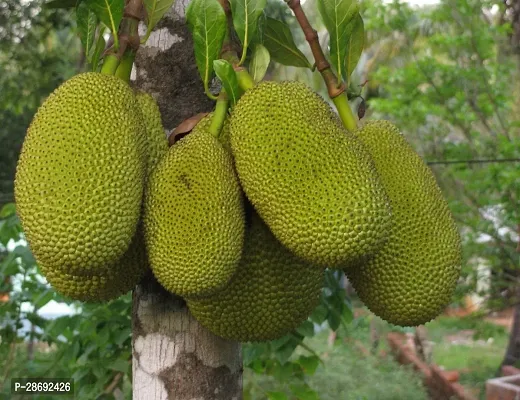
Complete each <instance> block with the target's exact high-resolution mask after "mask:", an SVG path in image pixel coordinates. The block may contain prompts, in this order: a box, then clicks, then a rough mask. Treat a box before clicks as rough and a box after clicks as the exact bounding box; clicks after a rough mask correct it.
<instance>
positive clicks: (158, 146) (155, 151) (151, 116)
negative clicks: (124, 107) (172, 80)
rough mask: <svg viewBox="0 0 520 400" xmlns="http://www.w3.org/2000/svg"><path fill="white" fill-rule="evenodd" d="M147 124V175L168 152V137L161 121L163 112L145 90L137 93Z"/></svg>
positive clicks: (138, 102) (136, 96)
mask: <svg viewBox="0 0 520 400" xmlns="http://www.w3.org/2000/svg"><path fill="white" fill-rule="evenodd" d="M135 98H136V100H137V104H138V105H139V109H140V110H141V113H142V115H143V120H144V124H145V126H146V142H147V149H148V158H147V159H148V161H147V168H146V170H147V176H149V175H150V173H151V171H152V170H153V169H154V168H155V167H156V166H157V164H158V163H159V160H160V159H161V158H162V157H163V156H164V155H166V153H167V152H168V139H167V138H166V134H165V132H164V129H163V125H162V122H161V112H160V111H159V106H158V105H157V102H156V101H155V99H154V98H153V97H152V96H151V95H149V94H148V93H145V92H140V91H139V92H137V93H136V95H135Z"/></svg>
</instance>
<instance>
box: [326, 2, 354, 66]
mask: <svg viewBox="0 0 520 400" xmlns="http://www.w3.org/2000/svg"><path fill="white" fill-rule="evenodd" d="M318 10H319V12H320V14H321V18H322V19H323V23H324V24H325V26H326V27H327V30H328V31H329V34H330V44H329V46H330V58H331V62H332V64H333V65H334V68H336V72H337V73H338V76H345V71H344V68H343V65H344V61H345V54H346V52H347V40H348V38H349V36H350V31H351V30H352V28H353V25H352V24H350V21H351V20H352V19H353V18H354V17H355V16H356V14H357V13H358V12H359V5H358V4H357V1H356V0H318Z"/></svg>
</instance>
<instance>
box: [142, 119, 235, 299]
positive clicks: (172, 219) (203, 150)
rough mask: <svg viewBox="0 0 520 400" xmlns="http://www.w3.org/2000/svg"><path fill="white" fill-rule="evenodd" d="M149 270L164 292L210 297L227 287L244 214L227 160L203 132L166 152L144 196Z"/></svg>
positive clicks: (199, 129) (203, 127)
mask: <svg viewBox="0 0 520 400" xmlns="http://www.w3.org/2000/svg"><path fill="white" fill-rule="evenodd" d="M144 224H145V240H146V248H147V251H148V256H149V261H150V266H151V268H152V272H153V273H154V275H155V277H156V278H157V280H158V281H159V283H161V285H163V286H164V288H165V289H167V290H168V291H170V292H172V293H175V294H177V295H180V296H183V297H187V296H198V295H206V294H210V293H212V292H214V291H216V290H218V289H220V288H221V287H223V286H224V285H225V284H227V283H228V282H229V280H230V279H231V276H232V275H233V273H234V272H235V271H236V268H237V265H238V263H239V261H240V256H241V253H242V246H243V241H244V209H243V199H242V193H241V190H240V186H239V183H238V178H237V177H236V174H235V172H234V169H233V163H232V158H231V155H230V154H229V153H228V152H226V151H225V150H224V148H223V147H222V145H221V144H220V143H219V141H218V140H217V139H216V138H215V137H214V136H212V135H211V134H210V133H209V132H208V130H207V129H206V125H204V124H202V125H201V126H200V127H199V125H197V126H196V127H195V128H194V129H193V131H192V132H191V133H190V134H188V135H187V136H185V137H183V138H182V139H181V140H180V141H178V142H176V143H175V144H174V145H173V146H172V147H170V149H169V150H168V153H167V155H166V156H165V157H164V158H163V159H162V160H161V161H160V162H159V164H158V166H157V168H156V169H155V170H154V171H153V172H152V175H151V176H150V180H149V183H148V187H147V189H146V195H145V212H144Z"/></svg>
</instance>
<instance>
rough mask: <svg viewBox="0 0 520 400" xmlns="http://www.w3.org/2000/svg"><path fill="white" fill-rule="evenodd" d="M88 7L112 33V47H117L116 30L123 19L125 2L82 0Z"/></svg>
mask: <svg viewBox="0 0 520 400" xmlns="http://www.w3.org/2000/svg"><path fill="white" fill-rule="evenodd" d="M84 1H85V2H86V4H87V5H88V7H89V8H90V9H91V10H92V11H94V13H95V14H96V16H97V17H98V18H99V19H100V21H101V22H103V23H104V24H105V25H106V26H107V27H108V29H110V31H111V32H112V35H113V37H114V45H115V47H116V48H118V47H119V41H118V38H117V30H118V29H119V24H120V23H121V19H122V18H123V10H124V8H125V0H84Z"/></svg>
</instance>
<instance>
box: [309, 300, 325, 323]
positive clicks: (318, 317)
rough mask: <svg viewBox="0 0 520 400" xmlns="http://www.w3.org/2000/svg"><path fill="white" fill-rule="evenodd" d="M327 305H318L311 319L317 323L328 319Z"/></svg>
mask: <svg viewBox="0 0 520 400" xmlns="http://www.w3.org/2000/svg"><path fill="white" fill-rule="evenodd" d="M328 312H329V311H328V310H327V307H326V306H325V305H323V304H320V305H318V306H317V307H316V308H315V309H314V311H313V313H312V314H311V320H312V321H314V322H316V323H317V324H322V323H323V322H324V321H325V320H326V319H327V314H328Z"/></svg>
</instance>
